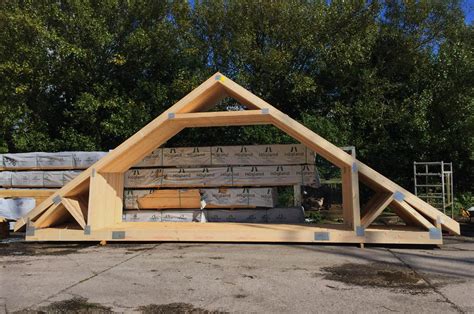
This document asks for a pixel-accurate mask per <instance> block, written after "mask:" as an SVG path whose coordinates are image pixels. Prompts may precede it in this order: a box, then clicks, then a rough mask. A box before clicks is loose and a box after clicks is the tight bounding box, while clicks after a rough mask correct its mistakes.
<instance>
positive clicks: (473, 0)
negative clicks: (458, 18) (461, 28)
mask: <svg viewBox="0 0 474 314" xmlns="http://www.w3.org/2000/svg"><path fill="white" fill-rule="evenodd" d="M462 9H463V11H464V14H465V18H464V20H465V21H466V23H467V24H472V21H473V20H474V0H464V2H463V4H462Z"/></svg>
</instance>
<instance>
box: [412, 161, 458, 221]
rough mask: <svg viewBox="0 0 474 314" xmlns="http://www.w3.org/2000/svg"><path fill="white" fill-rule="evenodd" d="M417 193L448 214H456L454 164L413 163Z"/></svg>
mask: <svg viewBox="0 0 474 314" xmlns="http://www.w3.org/2000/svg"><path fill="white" fill-rule="evenodd" d="M413 175H414V182H415V195H416V196H418V197H419V198H421V199H423V200H424V201H425V202H427V203H428V204H430V205H432V206H433V207H435V208H437V209H438V210H440V211H442V212H443V213H444V214H446V209H449V208H451V217H453V215H454V196H453V194H454V193H453V164H452V163H451V162H443V161H439V162H417V161H415V162H414V163H413Z"/></svg>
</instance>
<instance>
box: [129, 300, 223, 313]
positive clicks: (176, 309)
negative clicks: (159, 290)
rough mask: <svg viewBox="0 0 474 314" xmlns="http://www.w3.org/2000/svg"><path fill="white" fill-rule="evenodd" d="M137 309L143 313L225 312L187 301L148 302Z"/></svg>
mask: <svg viewBox="0 0 474 314" xmlns="http://www.w3.org/2000/svg"><path fill="white" fill-rule="evenodd" d="M137 311H140V312H142V313H145V314H152V313H206V314H207V313H226V312H218V311H209V310H206V309H201V308H197V307H194V305H192V304H188V303H169V304H149V305H144V306H140V307H139V308H137Z"/></svg>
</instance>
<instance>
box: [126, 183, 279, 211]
mask: <svg viewBox="0 0 474 314" xmlns="http://www.w3.org/2000/svg"><path fill="white" fill-rule="evenodd" d="M275 198H276V189H274V188H216V189H164V190H126V191H125V193H124V208H125V209H166V208H172V209H177V208H180V209H184V208H186V209H196V208H256V207H262V208H272V207H274V206H275Z"/></svg>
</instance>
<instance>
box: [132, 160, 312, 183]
mask: <svg viewBox="0 0 474 314" xmlns="http://www.w3.org/2000/svg"><path fill="white" fill-rule="evenodd" d="M296 184H301V185H311V186H319V184H320V183H319V176H318V173H317V170H316V167H315V166H314V165H305V164H304V165H278V166H228V167H209V168H207V167H205V168H201V167H195V168H147V169H131V170H129V171H127V172H126V173H125V187H126V188H158V187H206V186H210V187H224V186H288V185H296Z"/></svg>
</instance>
